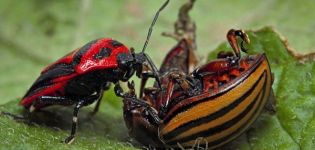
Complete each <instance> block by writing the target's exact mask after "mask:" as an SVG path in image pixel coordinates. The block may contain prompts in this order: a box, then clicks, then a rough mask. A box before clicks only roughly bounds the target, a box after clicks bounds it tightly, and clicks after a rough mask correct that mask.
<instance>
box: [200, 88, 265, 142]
mask: <svg viewBox="0 0 315 150" xmlns="http://www.w3.org/2000/svg"><path fill="white" fill-rule="evenodd" d="M266 86H267V82H265V84H264V86H263V91H261V92H260V93H262V97H261V100H259V103H260V104H259V105H258V107H259V106H261V105H262V102H263V101H262V100H263V98H264V95H265V94H266ZM260 93H259V94H258V96H259V95H260ZM256 98H258V97H256ZM261 107H263V106H261ZM257 111H258V109H256V110H255V112H254V113H253V116H255V114H257V113H259V112H257ZM257 118H258V117H257ZM257 118H256V119H255V120H254V121H256V120H257ZM251 119H252V118H250V119H249V120H251ZM254 121H253V122H254ZM241 128H243V126H241V127H239V128H238V129H237V130H235V131H234V132H233V133H231V134H229V135H227V136H225V137H223V138H221V139H218V140H215V141H213V142H210V143H207V146H208V147H210V146H211V147H213V146H216V145H219V144H221V143H222V142H225V141H227V140H228V139H230V138H232V137H233V136H235V135H237V134H239V132H240V131H241ZM239 135H241V134H239ZM239 135H238V136H239ZM238 136H236V137H235V138H237V137H238ZM205 146H206V145H205Z"/></svg>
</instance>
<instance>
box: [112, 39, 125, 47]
mask: <svg viewBox="0 0 315 150" xmlns="http://www.w3.org/2000/svg"><path fill="white" fill-rule="evenodd" d="M111 44H112V46H113V47H114V48H118V47H120V46H122V45H123V44H121V43H120V42H118V41H116V40H112V42H111Z"/></svg>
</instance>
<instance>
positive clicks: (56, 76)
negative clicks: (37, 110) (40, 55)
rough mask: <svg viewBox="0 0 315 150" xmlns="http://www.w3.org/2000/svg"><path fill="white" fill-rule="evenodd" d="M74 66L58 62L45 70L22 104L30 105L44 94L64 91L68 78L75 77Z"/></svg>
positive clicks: (55, 93)
mask: <svg viewBox="0 0 315 150" xmlns="http://www.w3.org/2000/svg"><path fill="white" fill-rule="evenodd" d="M76 75H77V74H76V73H75V71H74V69H73V67H72V66H71V65H68V64H56V65H54V66H52V68H50V69H48V70H46V71H45V72H43V73H42V74H41V75H40V76H39V77H38V78H37V80H36V81H35V82H34V84H33V85H32V86H31V88H30V89H29V90H28V92H27V93H26V94H25V96H24V97H23V99H22V101H21V104H22V105H24V106H29V105H30V104H31V103H32V102H33V101H34V100H36V99H37V98H38V97H40V96H44V95H54V96H57V95H58V92H57V91H56V90H57V89H58V90H59V92H63V91H62V89H63V87H64V84H65V83H66V81H67V80H69V79H71V78H73V77H75V76H76Z"/></svg>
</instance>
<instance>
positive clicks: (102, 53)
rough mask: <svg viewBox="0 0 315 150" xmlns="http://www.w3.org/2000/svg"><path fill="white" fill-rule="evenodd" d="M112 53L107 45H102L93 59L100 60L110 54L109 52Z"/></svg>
mask: <svg viewBox="0 0 315 150" xmlns="http://www.w3.org/2000/svg"><path fill="white" fill-rule="evenodd" d="M111 53H112V49H110V48H108V47H103V48H101V49H100V51H99V52H98V53H97V54H96V55H95V56H94V59H96V60H101V59H103V58H106V57H108V56H110V54H111Z"/></svg>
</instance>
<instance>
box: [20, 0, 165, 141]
mask: <svg viewBox="0 0 315 150" xmlns="http://www.w3.org/2000/svg"><path fill="white" fill-rule="evenodd" d="M168 2H169V0H167V1H166V2H165V3H164V4H163V5H162V7H161V8H160V9H159V10H158V11H157V13H156V15H155V17H154V20H153V22H152V24H151V26H150V28H149V32H148V36H147V40H146V42H145V44H144V47H143V49H142V51H141V52H140V53H134V51H133V50H129V49H128V48H127V47H126V46H124V45H123V44H122V43H120V42H118V41H116V40H113V39H110V38H102V39H97V40H93V41H91V42H89V43H87V44H85V45H84V46H82V47H81V48H78V49H76V50H74V51H72V52H71V53H69V54H67V55H66V56H64V57H62V58H61V59H59V60H58V61H56V62H55V63H53V64H51V65H49V66H48V67H46V68H45V69H44V70H43V71H42V72H41V74H40V76H39V77H38V78H37V80H36V81H35V82H34V83H33V85H32V86H31V87H30V89H29V90H28V91H27V92H26V94H25V96H24V97H23V98H22V100H21V102H20V104H21V105H23V106H24V107H25V108H27V109H29V110H30V111H31V112H32V111H34V110H38V109H41V108H43V107H47V106H50V105H75V107H74V111H73V119H72V130H71V134H70V136H69V137H67V138H66V139H65V142H66V143H71V142H72V141H73V140H74V137H75V133H76V126H77V121H78V118H77V115H78V112H79V110H80V108H81V107H83V106H86V105H89V104H92V103H93V102H95V101H97V104H96V107H95V109H94V112H93V113H95V112H97V110H98V106H99V103H100V100H101V99H102V95H103V92H104V90H107V89H108V88H109V86H110V84H111V83H114V84H115V87H114V90H115V93H116V95H117V96H120V97H122V96H123V95H124V93H123V90H122V88H121V87H120V84H119V81H123V82H125V81H128V80H129V78H130V77H131V76H133V75H134V73H136V74H137V75H138V76H139V77H143V76H148V77H153V78H155V79H156V81H157V82H158V83H160V81H159V75H158V71H157V69H156V67H155V65H154V64H153V62H152V61H151V59H150V57H149V56H148V55H147V54H145V53H144V51H145V49H146V46H147V44H148V41H149V38H150V35H151V32H152V28H153V25H154V24H155V22H156V20H157V18H158V15H159V13H160V12H161V11H162V10H163V9H164V8H165V7H166V5H167V4H168ZM146 63H148V65H145V64H146ZM143 65H145V66H150V67H151V70H153V72H152V73H151V74H142V72H143Z"/></svg>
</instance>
